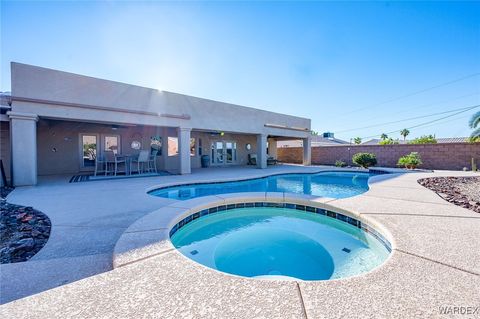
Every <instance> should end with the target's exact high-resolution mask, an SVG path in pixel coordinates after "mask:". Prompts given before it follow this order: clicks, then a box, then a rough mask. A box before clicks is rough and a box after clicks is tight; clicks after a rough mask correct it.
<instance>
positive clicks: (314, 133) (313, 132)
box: [310, 131, 318, 136]
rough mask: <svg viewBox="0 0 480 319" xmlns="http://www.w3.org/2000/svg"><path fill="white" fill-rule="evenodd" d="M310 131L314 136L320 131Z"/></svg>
mask: <svg viewBox="0 0 480 319" xmlns="http://www.w3.org/2000/svg"><path fill="white" fill-rule="evenodd" d="M310 133H311V134H312V136H318V132H317V131H310Z"/></svg>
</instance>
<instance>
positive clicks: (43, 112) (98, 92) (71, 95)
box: [11, 63, 310, 138]
mask: <svg viewBox="0 0 480 319" xmlns="http://www.w3.org/2000/svg"><path fill="white" fill-rule="evenodd" d="M11 74H12V96H13V102H12V110H13V111H15V112H22V113H33V114H36V115H38V116H39V117H40V118H42V117H43V118H53V119H66V120H81V121H99V122H106V123H130V124H143V125H152V126H162V127H187V128H192V129H194V130H218V131H225V132H235V133H246V134H266V135H271V136H286V137H300V138H302V137H307V136H308V132H307V131H298V130H294V129H285V128H275V127H269V126H268V124H274V125H283V126H287V127H293V128H304V129H308V130H309V129H310V119H306V118H301V117H295V116H289V115H285V114H279V113H275V112H268V111H263V110H259V109H254V108H250V107H245V106H240V105H235V104H229V103H223V102H218V101H212V100H208V99H203V98H197V97H192V96H187V95H183V94H176V93H171V92H165V91H159V90H155V89H149V88H144V87H139V86H134V85H128V84H124V83H119V82H114V81H108V80H102V79H96V78H92V77H87V76H82V75H77V74H72V73H67V72H62V71H57V70H51V69H46V68H41V67H36V66H31V65H26V64H20V63H12V64H11ZM21 98H23V100H22V99H21ZM25 99H26V100H25ZM29 99H30V100H29ZM42 101H43V102H42ZM45 101H55V102H56V103H60V105H58V104H51V103H47V102H45ZM62 103H65V104H62ZM72 104H74V105H72ZM80 105H82V106H80ZM293 107H295V105H292V108H293ZM125 110H127V111H129V112H125ZM166 115H167V116H166ZM168 115H175V116H180V115H186V116H187V118H186V119H180V118H172V117H169V116H168ZM266 124H267V126H265V125H266Z"/></svg>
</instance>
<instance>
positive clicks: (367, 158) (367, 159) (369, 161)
mask: <svg viewBox="0 0 480 319" xmlns="http://www.w3.org/2000/svg"><path fill="white" fill-rule="evenodd" d="M352 161H353V162H354V163H355V164H357V165H359V166H361V167H363V168H369V167H370V166H375V165H377V157H376V156H375V154H372V153H357V154H355V155H353V157H352Z"/></svg>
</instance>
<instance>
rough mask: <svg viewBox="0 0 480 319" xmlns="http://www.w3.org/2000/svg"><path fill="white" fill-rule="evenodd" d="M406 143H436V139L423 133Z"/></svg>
mask: <svg viewBox="0 0 480 319" xmlns="http://www.w3.org/2000/svg"><path fill="white" fill-rule="evenodd" d="M408 144H437V140H436V139H435V136H433V135H423V136H420V137H417V138H416V139H413V140H411V141H410V142H408Z"/></svg>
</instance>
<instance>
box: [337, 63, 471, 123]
mask: <svg viewBox="0 0 480 319" xmlns="http://www.w3.org/2000/svg"><path fill="white" fill-rule="evenodd" d="M479 75H480V72H477V73H472V74H469V75H466V76H463V77H461V78H458V79H455V80H452V81H448V82H444V83H441V84H437V85H434V86H431V87H428V88H426V89H422V90H418V91H415V92H411V93H408V94H404V95H401V96H398V97H395V98H392V99H389V100H386V101H383V102H380V103H377V104H373V105H370V106H367V107H362V108H359V109H356V110H353V111H350V112H348V113H342V115H346V114H352V113H356V112H360V111H363V110H366V109H370V108H373V107H377V106H380V105H384V104H387V103H391V102H395V101H398V100H401V99H404V98H407V97H411V96H415V95H418V94H421V93H424V92H427V91H430V90H434V89H438V88H440V87H443V86H447V85H450V84H453V83H457V82H460V81H463V80H466V79H470V78H473V77H475V76H479Z"/></svg>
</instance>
